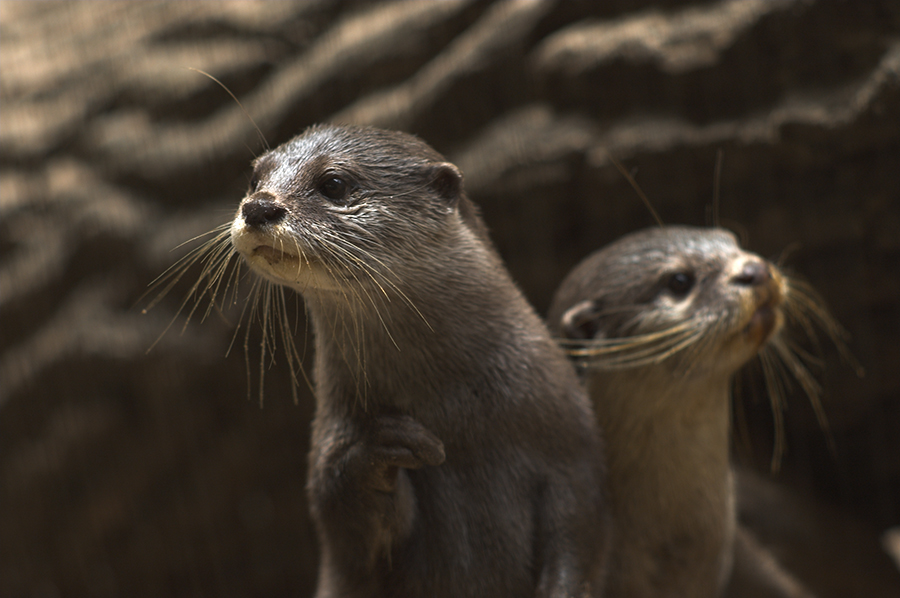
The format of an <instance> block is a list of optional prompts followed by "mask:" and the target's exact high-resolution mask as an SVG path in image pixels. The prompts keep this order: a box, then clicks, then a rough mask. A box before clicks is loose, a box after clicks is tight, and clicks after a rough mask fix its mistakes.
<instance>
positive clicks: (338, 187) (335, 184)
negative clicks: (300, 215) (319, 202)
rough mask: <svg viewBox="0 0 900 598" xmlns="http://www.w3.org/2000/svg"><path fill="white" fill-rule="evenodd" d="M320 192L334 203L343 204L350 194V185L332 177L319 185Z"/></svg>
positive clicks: (339, 178)
mask: <svg viewBox="0 0 900 598" xmlns="http://www.w3.org/2000/svg"><path fill="white" fill-rule="evenodd" d="M319 192H320V193H321V194H322V195H324V196H325V197H326V198H327V199H329V200H330V201H332V202H342V201H344V200H345V199H347V195H348V194H349V193H350V185H349V184H347V181H345V180H344V179H342V178H341V177H339V176H330V177H328V178H327V179H325V180H324V181H322V183H321V184H320V185H319Z"/></svg>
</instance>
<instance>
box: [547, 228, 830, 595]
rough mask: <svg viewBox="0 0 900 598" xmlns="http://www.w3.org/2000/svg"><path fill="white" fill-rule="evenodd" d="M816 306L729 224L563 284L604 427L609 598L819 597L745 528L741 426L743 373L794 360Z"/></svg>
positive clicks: (577, 354) (574, 345) (659, 237)
mask: <svg viewBox="0 0 900 598" xmlns="http://www.w3.org/2000/svg"><path fill="white" fill-rule="evenodd" d="M812 303H813V299H812V298H811V296H810V294H809V292H808V290H807V289H806V287H804V286H802V285H801V284H799V283H796V282H794V281H792V279H790V278H788V277H787V276H785V275H784V274H783V273H782V272H781V271H780V270H779V269H778V268H777V267H776V266H775V265H773V264H771V263H769V262H768V261H766V260H764V259H762V258H760V257H759V256H757V255H755V254H752V253H749V252H747V251H744V250H743V249H741V248H740V247H739V245H738V243H737V241H736V239H735V237H734V235H733V234H731V233H730V232H728V231H725V230H722V229H716V228H695V227H683V226H667V227H659V228H652V229H647V230H643V231H639V232H637V233H633V234H631V235H628V236H626V237H623V238H622V239H620V240H618V241H616V242H614V243H612V244H610V245H608V246H607V247H605V248H604V249H602V250H599V251H597V252H596V253H594V254H592V255H590V256H588V257H587V258H586V259H584V260H583V261H582V262H581V263H580V264H578V265H577V266H576V267H575V268H574V269H573V270H572V272H570V273H569V274H568V276H567V277H566V278H565V279H564V281H563V282H562V284H561V285H560V287H559V289H558V290H557V291H556V294H555V296H554V298H553V300H552V304H551V307H550V309H549V313H548V323H549V325H550V328H551V330H552V331H553V332H554V333H555V334H557V335H558V336H559V337H561V339H562V340H561V342H562V343H563V344H564V345H565V346H566V347H568V349H569V352H570V355H571V356H572V357H573V359H575V361H576V363H578V365H579V366H580V367H581V370H582V371H583V372H584V377H585V383H586V385H587V387H588V391H589V394H590V395H591V398H592V401H593V403H594V409H595V411H596V414H597V417H598V418H599V421H600V423H601V427H602V428H603V429H604V432H605V437H606V442H607V447H608V453H607V455H608V468H609V478H608V479H609V488H610V497H611V505H612V510H613V517H614V526H615V537H616V540H615V543H614V547H613V551H612V557H611V559H612V561H611V563H610V577H609V594H608V595H609V596H614V597H626V596H627V597H638V596H679V597H692V598H693V597H712V596H718V595H721V594H722V592H723V591H724V590H725V588H726V586H727V585H728V584H729V582H731V587H729V589H728V594H731V595H735V596H737V595H753V596H807V595H808V593H806V591H805V590H804V589H803V588H802V586H801V585H800V584H799V583H798V582H797V581H796V580H794V579H793V578H792V577H791V576H790V575H789V574H788V573H786V572H784V571H782V570H781V569H780V568H779V567H778V565H777V563H776V562H775V561H774V559H772V558H771V557H770V556H769V555H767V554H766V553H765V551H764V549H762V547H761V546H759V544H758V543H757V542H756V541H755V539H754V538H753V536H752V534H751V533H750V532H749V531H748V530H744V529H740V528H738V526H737V524H736V516H735V496H734V489H733V474H732V467H731V463H730V459H729V453H730V436H729V430H730V403H731V401H730V389H731V383H732V377H733V375H734V374H735V373H736V372H737V371H738V370H739V369H740V368H741V367H742V366H743V365H744V364H746V363H747V362H748V361H750V360H751V359H752V358H753V357H755V356H756V355H757V354H758V353H760V352H761V351H762V352H766V353H768V352H775V353H777V354H778V355H780V356H781V358H783V359H787V360H790V359H791V356H790V355H789V354H788V353H785V351H786V345H785V344H784V340H783V339H782V338H781V335H780V332H781V330H782V326H783V324H784V321H785V315H786V313H787V314H789V315H790V314H791V313H796V312H797V310H801V309H803V306H809V305H811V304H812ZM792 310H793V312H792ZM791 365H797V364H796V363H794V362H792V364H791ZM801 367H802V366H801ZM735 558H737V561H735Z"/></svg>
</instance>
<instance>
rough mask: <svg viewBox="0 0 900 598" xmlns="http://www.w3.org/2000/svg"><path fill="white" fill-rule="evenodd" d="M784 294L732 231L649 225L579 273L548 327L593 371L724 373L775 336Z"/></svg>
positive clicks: (557, 300) (562, 293) (774, 273)
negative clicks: (657, 368) (663, 368)
mask: <svg viewBox="0 0 900 598" xmlns="http://www.w3.org/2000/svg"><path fill="white" fill-rule="evenodd" d="M786 291H787V286H786V279H785V278H784V277H783V276H782V275H781V273H780V272H779V270H778V269H777V268H776V267H775V266H774V265H772V264H771V263H769V262H768V261H766V260H764V259H762V258H760V257H759V256H757V255H755V254H752V253H749V252H746V251H744V250H742V249H741V248H740V247H739V246H738V244H737V241H736V239H735V237H734V235H732V234H731V233H730V232H728V231H725V230H722V229H710V228H694V227H681V226H670V227H661V228H653V229H647V230H643V231H640V232H637V233H634V234H631V235H628V236H626V237H624V238H622V239H620V240H618V241H616V242H614V243H612V244H610V245H608V246H607V247H605V248H604V249H602V250H600V251H597V252H596V253H594V254H592V255H591V256H589V257H588V258H586V259H585V260H584V261H583V262H581V263H580V264H579V265H578V266H576V268H575V269H574V270H573V271H572V272H571V273H570V274H569V275H568V277H567V278H566V279H565V281H564V282H563V283H562V285H561V286H560V288H559V289H558V290H557V292H556V295H555V297H554V299H553V303H552V305H551V308H550V312H549V318H548V323H549V325H550V328H551V330H553V331H554V332H555V333H556V334H557V335H559V336H561V337H562V338H563V339H565V340H564V344H566V345H567V346H568V347H569V348H570V353H571V354H573V355H574V356H576V357H577V358H579V361H580V362H582V363H583V364H585V365H587V366H588V367H591V368H599V369H621V368H627V367H633V366H646V365H654V364H667V365H669V366H671V367H673V368H677V369H680V370H683V371H687V370H691V369H693V368H698V367H699V368H700V369H703V370H704V371H706V372H707V373H709V372H708V370H710V369H712V370H715V371H716V372H718V373H719V374H724V375H730V374H732V373H734V372H735V371H736V370H737V369H738V368H740V367H741V366H742V365H744V364H745V363H746V362H747V361H749V360H750V359H752V358H753V357H754V356H755V355H756V354H757V352H758V351H759V350H760V349H761V348H762V346H763V345H764V344H765V343H766V342H767V341H768V340H769V339H770V338H771V337H772V336H773V335H775V334H776V333H777V332H778V331H779V329H780V328H781V326H782V324H783V321H784V315H783V312H782V303H783V301H784V297H785V293H786Z"/></svg>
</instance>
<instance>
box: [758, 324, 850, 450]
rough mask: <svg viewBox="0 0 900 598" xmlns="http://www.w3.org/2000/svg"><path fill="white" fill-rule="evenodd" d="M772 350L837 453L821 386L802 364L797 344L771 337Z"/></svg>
mask: <svg viewBox="0 0 900 598" xmlns="http://www.w3.org/2000/svg"><path fill="white" fill-rule="evenodd" d="M770 344H771V346H772V348H773V349H774V351H775V352H776V353H777V355H778V356H779V357H780V358H781V360H782V361H783V363H784V365H785V367H787V369H788V371H790V373H791V374H792V375H793V376H794V378H795V379H796V380H797V382H799V383H800V387H801V388H802V389H803V392H804V393H805V394H806V396H807V398H808V399H809V403H810V405H811V406H812V408H813V413H815V415H816V421H817V422H818V424H819V427H820V428H821V429H822V432H823V433H824V434H825V441H826V442H827V443H828V449H829V450H830V451H831V454H832V455H837V446H836V445H835V442H834V435H833V434H832V433H831V426H830V425H829V423H828V416H827V415H826V414H825V409H824V407H823V405H822V399H821V396H822V386H821V385H820V384H819V383H818V382H817V381H816V379H815V378H814V377H813V375H812V374H811V373H810V371H809V369H807V367H806V365H805V364H804V358H803V354H804V353H805V352H804V351H802V350H801V349H800V348H799V347H798V346H796V345H795V344H794V343H791V342H790V341H788V340H786V339H782V338H777V339H773V341H772V342H771V343H770Z"/></svg>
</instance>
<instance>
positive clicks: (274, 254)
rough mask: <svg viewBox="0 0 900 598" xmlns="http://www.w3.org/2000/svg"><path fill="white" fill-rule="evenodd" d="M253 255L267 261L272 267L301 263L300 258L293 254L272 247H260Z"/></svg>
mask: <svg viewBox="0 0 900 598" xmlns="http://www.w3.org/2000/svg"><path fill="white" fill-rule="evenodd" d="M252 255H253V256H254V257H261V258H263V259H264V260H266V261H267V262H268V263H269V264H270V265H272V266H275V265H278V264H282V265H283V264H285V263H288V264H292V263H297V262H299V261H300V257H299V256H297V255H294V254H293V253H289V252H287V251H284V250H282V249H276V248H274V247H272V246H270V245H259V246H257V247H256V248H255V249H254V250H253V253H252Z"/></svg>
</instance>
